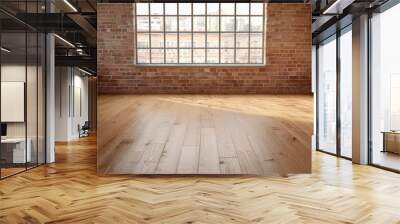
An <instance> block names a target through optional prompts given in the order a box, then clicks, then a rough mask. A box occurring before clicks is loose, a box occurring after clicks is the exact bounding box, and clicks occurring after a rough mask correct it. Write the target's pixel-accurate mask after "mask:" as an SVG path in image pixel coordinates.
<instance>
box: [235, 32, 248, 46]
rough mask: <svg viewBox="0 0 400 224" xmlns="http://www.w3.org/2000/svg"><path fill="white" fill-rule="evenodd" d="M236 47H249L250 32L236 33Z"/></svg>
mask: <svg viewBox="0 0 400 224" xmlns="http://www.w3.org/2000/svg"><path fill="white" fill-rule="evenodd" d="M236 47H238V48H248V47H249V34H248V33H237V34H236Z"/></svg>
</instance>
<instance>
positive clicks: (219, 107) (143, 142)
mask: <svg viewBox="0 0 400 224" xmlns="http://www.w3.org/2000/svg"><path fill="white" fill-rule="evenodd" d="M98 114H99V120H98V130H99V133H98V136H99V138H98V139H99V141H98V171H99V173H103V174H254V175H271V174H280V175H287V174H290V173H309V172H310V171H311V133H312V116H313V107H312V100H311V97H310V96H298V95H297V96H295V95H284V96H277V95H104V96H100V97H99V101H98Z"/></svg>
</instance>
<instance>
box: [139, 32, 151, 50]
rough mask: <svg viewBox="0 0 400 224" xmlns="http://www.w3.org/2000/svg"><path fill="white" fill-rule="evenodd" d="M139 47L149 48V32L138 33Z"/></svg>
mask: <svg viewBox="0 0 400 224" xmlns="http://www.w3.org/2000/svg"><path fill="white" fill-rule="evenodd" d="M137 38H138V39H137V47H138V48H149V47H150V39H149V34H148V33H138V34H137Z"/></svg>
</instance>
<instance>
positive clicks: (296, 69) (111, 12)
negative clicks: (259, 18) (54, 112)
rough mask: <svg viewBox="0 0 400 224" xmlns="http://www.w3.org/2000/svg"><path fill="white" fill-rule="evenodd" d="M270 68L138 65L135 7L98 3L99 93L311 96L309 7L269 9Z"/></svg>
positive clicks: (273, 6) (275, 5)
mask: <svg viewBox="0 0 400 224" xmlns="http://www.w3.org/2000/svg"><path fill="white" fill-rule="evenodd" d="M266 7H267V24H266V26H267V35H266V51H265V53H266V61H267V62H266V65H265V66H257V67H232V66H231V67H217V66H214V67H200V66H198V67H192V66H190V67H179V66H175V67H160V66H158V67H156V66H136V65H135V55H134V53H135V49H134V41H135V40H134V38H135V35H134V27H133V23H134V18H133V12H134V11H133V5H132V4H130V3H101V4H98V15H97V22H98V33H97V40H98V43H97V48H98V50H97V53H98V54H97V55H98V56H97V57H98V61H97V63H98V77H99V79H98V87H99V88H98V90H99V93H224V94H225V93H226V94H228V93H310V92H311V6H310V5H309V4H278V3H276V4H267V6H266Z"/></svg>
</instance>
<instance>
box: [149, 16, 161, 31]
mask: <svg viewBox="0 0 400 224" xmlns="http://www.w3.org/2000/svg"><path fill="white" fill-rule="evenodd" d="M151 31H152V32H162V31H164V19H163V17H162V16H151Z"/></svg>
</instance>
